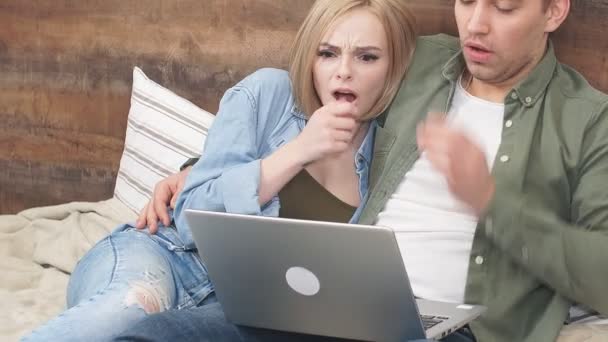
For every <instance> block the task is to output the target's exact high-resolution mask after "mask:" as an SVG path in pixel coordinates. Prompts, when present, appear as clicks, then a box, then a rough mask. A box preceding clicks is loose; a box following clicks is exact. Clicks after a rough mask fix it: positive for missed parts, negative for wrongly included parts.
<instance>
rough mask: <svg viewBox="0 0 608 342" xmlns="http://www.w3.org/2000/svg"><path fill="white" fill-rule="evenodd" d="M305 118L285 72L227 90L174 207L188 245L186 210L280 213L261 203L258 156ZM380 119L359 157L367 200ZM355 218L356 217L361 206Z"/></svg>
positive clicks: (274, 203) (266, 72)
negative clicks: (259, 201)
mask: <svg viewBox="0 0 608 342" xmlns="http://www.w3.org/2000/svg"><path fill="white" fill-rule="evenodd" d="M306 120H307V117H306V115H304V113H302V112H300V111H299V110H298V108H297V107H296V103H295V99H294V97H293V95H292V89H291V81H290V80H289V75H288V73H287V72H286V71H283V70H278V69H261V70H258V71H256V72H255V73H253V74H251V75H250V76H248V77H246V78H245V79H244V80H242V81H241V82H240V83H238V84H237V85H235V86H234V87H232V88H231V89H229V90H228V91H226V93H225V94H224V97H223V98H222V100H221V102H220V107H219V111H218V113H217V116H216V119H215V121H214V122H213V126H212V127H211V129H210V130H209V134H208V136H207V139H206V141H205V148H204V151H203V153H202V157H201V159H200V160H199V162H198V163H196V164H195V165H194V167H193V168H192V170H191V172H190V174H189V176H188V179H187V180H186V184H185V186H184V189H183V191H182V193H181V195H180V196H179V198H178V200H177V203H176V206H175V222H176V225H177V227H178V230H179V233H180V237H181V239H182V241H184V242H185V243H186V245H188V246H190V247H192V246H193V245H194V243H193V241H192V236H191V233H190V229H189V227H188V223H187V222H186V219H185V215H184V210H185V209H187V208H190V209H200V210H210V211H220V212H231V213H236V214H246V215H264V216H278V213H279V207H280V202H279V198H278V197H275V198H273V199H272V200H271V201H269V202H268V203H267V204H265V205H264V206H262V207H260V205H259V203H258V186H259V182H260V161H261V160H262V159H263V158H265V157H267V156H268V155H270V154H271V153H273V152H274V151H276V150H277V149H278V148H279V147H281V146H283V145H284V144H285V143H287V142H289V141H290V140H292V139H294V138H295V137H296V136H297V135H298V134H300V132H301V131H302V129H304V126H305V125H306ZM375 127H376V124H375V122H374V123H372V125H370V129H369V130H368V132H367V136H366V137H365V140H364V141H363V144H362V145H361V147H360V148H359V150H358V153H357V156H356V158H355V165H354V167H355V168H356V172H357V174H358V175H359V195H360V198H361V199H362V203H364V201H365V198H366V195H367V188H368V176H369V171H368V170H369V165H370V162H371V155H372V150H373V140H374V132H375ZM362 207H363V206H362V205H361V206H359V209H358V210H357V211H356V212H355V214H354V216H353V218H352V219H351V222H356V221H357V219H358V217H359V213H360V209H361V208H362Z"/></svg>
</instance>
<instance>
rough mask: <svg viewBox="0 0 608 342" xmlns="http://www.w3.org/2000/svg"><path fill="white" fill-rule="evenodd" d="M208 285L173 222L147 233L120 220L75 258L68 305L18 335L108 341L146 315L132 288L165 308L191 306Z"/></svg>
mask: <svg viewBox="0 0 608 342" xmlns="http://www.w3.org/2000/svg"><path fill="white" fill-rule="evenodd" d="M211 291H212V286H211V283H210V282H209V279H208V278H207V271H206V269H205V267H204V266H203V264H202V263H201V261H200V260H199V258H198V255H197V254H196V253H195V251H193V250H189V249H187V248H186V247H185V246H184V244H183V242H181V240H180V239H179V236H178V234H177V231H176V230H175V228H167V227H160V229H159V232H158V234H156V235H150V234H149V233H147V231H138V230H136V229H134V228H132V227H131V226H129V225H124V226H121V227H119V228H118V229H117V230H115V231H114V232H113V233H112V234H110V235H109V236H107V237H106V238H104V239H103V240H101V241H100V242H98V243H97V244H96V245H95V246H94V247H93V248H92V249H91V250H90V251H89V252H88V253H87V254H86V255H85V256H84V257H83V258H82V259H81V260H80V262H79V263H78V265H77V266H76V268H75V270H74V272H73V273H72V276H71V278H70V282H69V285H68V293H67V306H68V309H67V310H66V311H65V312H63V313H62V314H60V315H59V316H57V317H56V318H54V319H52V320H51V321H49V322H48V323H46V324H45V325H43V326H41V327H39V328H38V329H36V330H34V332H32V333H31V334H30V335H29V336H26V337H24V338H23V341H28V342H29V341H108V340H110V339H111V338H112V337H113V336H114V335H115V334H117V333H119V332H121V331H122V330H123V329H125V328H127V327H130V326H132V325H133V324H134V323H135V322H137V321H139V320H141V319H142V318H144V317H146V315H147V314H146V311H145V310H144V309H143V307H142V306H141V305H139V304H137V303H138V302H137V301H136V298H137V297H136V296H134V294H135V293H141V294H145V295H146V296H147V297H146V298H147V299H146V302H147V303H155V306H156V307H157V308H158V309H160V310H169V309H181V308H188V307H193V306H196V305H197V304H199V303H201V302H202V301H203V300H204V298H205V297H207V295H208V294H209V293H210V292H211Z"/></svg>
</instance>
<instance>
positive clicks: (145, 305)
mask: <svg viewBox="0 0 608 342" xmlns="http://www.w3.org/2000/svg"><path fill="white" fill-rule="evenodd" d="M124 303H125V305H126V306H127V307H129V306H139V307H140V308H142V309H143V310H144V311H145V312H146V313H147V314H153V313H158V312H163V311H165V310H167V309H168V308H169V305H168V300H167V294H166V291H165V290H164V289H163V288H162V287H161V286H160V285H159V284H154V283H147V282H145V281H137V282H133V283H131V284H130V285H129V291H128V292H127V295H126V297H125V301H124Z"/></svg>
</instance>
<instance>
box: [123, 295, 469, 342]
mask: <svg viewBox="0 0 608 342" xmlns="http://www.w3.org/2000/svg"><path fill="white" fill-rule="evenodd" d="M210 297H212V298H214V297H215V295H212V296H210ZM114 341H139V342H152V341H159V342H160V341H182V342H186V341H198V342H207V341H209V342H211V341H213V342H221V341H241V342H245V341H247V342H262V341H264V342H275V341H277V342H278V341H290V342H291V341H295V342H346V341H348V340H345V339H339V338H331V337H323V336H314V335H306V334H296V333H288V332H282V331H276V330H268V329H258V328H251V327H244V326H238V325H235V324H232V323H230V322H229V321H228V320H227V319H226V316H225V315H224V311H223V310H222V306H221V305H220V304H219V303H218V302H211V303H210V304H207V305H201V306H199V307H196V308H191V309H188V310H179V311H176V310H174V311H167V312H164V313H162V314H156V315H150V316H148V317H146V318H145V319H143V320H141V321H140V322H138V323H137V324H136V325H134V326H132V327H131V328H129V329H127V330H125V331H124V332H123V333H122V334H120V335H119V336H116V337H115V339H114ZM423 341H429V342H430V340H417V341H410V342H423ZM442 341H444V342H474V341H475V339H474V338H473V337H472V336H470V335H468V332H467V331H466V330H463V331H462V332H461V331H458V332H456V333H454V334H451V335H450V336H448V337H447V338H446V339H444V340H442Z"/></svg>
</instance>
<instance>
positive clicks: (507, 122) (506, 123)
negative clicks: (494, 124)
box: [505, 120, 513, 128]
mask: <svg viewBox="0 0 608 342" xmlns="http://www.w3.org/2000/svg"><path fill="white" fill-rule="evenodd" d="M512 126H513V121H511V120H507V121H506V122H505V127H507V128H511V127H512Z"/></svg>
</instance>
